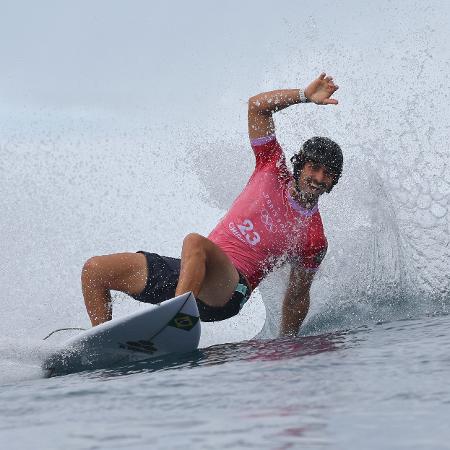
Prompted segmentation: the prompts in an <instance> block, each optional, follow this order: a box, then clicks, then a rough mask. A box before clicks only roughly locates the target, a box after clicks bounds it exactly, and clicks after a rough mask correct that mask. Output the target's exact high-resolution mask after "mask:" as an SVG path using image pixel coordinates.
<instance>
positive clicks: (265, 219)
mask: <svg viewBox="0 0 450 450" xmlns="http://www.w3.org/2000/svg"><path fill="white" fill-rule="evenodd" d="M261 221H262V223H263V224H264V225H265V226H266V229H267V231H270V232H271V233H274V232H275V231H277V226H276V225H275V224H274V223H273V219H272V217H271V215H270V214H269V211H267V209H263V210H262V211H261Z"/></svg>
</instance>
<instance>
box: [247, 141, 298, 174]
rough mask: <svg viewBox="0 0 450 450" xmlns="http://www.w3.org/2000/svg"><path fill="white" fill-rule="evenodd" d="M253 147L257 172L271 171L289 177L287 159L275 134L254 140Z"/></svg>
mask: <svg viewBox="0 0 450 450" xmlns="http://www.w3.org/2000/svg"><path fill="white" fill-rule="evenodd" d="M251 146H252V149H253V151H254V153H255V158H256V167H255V170H256V171H263V170H266V171H267V170H269V171H272V172H276V173H279V174H282V175H288V174H289V173H290V172H289V169H288V168H287V164H286V157H285V155H284V152H283V149H282V147H281V145H280V143H279V142H278V140H277V137H276V135H275V134H270V135H268V136H262V137H260V138H256V139H252V140H251Z"/></svg>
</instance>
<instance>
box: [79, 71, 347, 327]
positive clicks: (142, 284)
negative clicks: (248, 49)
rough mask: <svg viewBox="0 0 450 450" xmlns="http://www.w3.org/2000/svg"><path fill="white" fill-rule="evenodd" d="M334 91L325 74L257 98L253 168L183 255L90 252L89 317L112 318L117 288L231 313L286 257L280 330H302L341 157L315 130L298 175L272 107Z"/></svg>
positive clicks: (203, 311) (252, 114)
mask: <svg viewBox="0 0 450 450" xmlns="http://www.w3.org/2000/svg"><path fill="white" fill-rule="evenodd" d="M337 89H338V86H337V85H336V84H335V83H334V81H333V78H332V77H331V76H327V75H326V74H325V73H322V74H321V75H320V76H319V77H318V78H317V79H315V80H314V81H313V82H312V83H310V84H309V85H308V86H307V87H306V89H304V90H303V89H283V90H276V91H271V92H265V93H262V94H259V95H256V96H254V97H251V98H250V99H249V102H248V130H249V138H250V142H251V146H252V149H253V151H254V153H255V157H256V167H255V170H254V172H253V174H252V175H251V177H250V179H249V181H248V183H247V185H246V186H245V188H244V190H243V191H242V192H241V194H240V195H239V196H238V197H237V199H236V200H235V201H234V203H233V205H232V206H231V209H230V210H229V211H228V212H227V213H226V214H225V216H224V217H223V218H222V219H221V220H220V222H219V224H218V225H217V226H216V228H215V229H214V230H213V231H212V232H211V233H210V234H209V236H208V237H204V236H201V235H199V234H196V233H191V234H189V235H187V236H186V237H185V239H184V241H183V246H182V251H181V259H177V258H169V257H166V256H160V255H158V254H155V253H149V252H144V251H140V252H137V253H118V254H113V255H106V256H94V257H93V258H90V259H89V260H88V261H87V262H86V263H85V265H84V267H83V270H82V275H81V280H82V290H83V296H84V300H85V304H86V309H87V311H88V314H89V317H90V319H91V322H92V325H94V326H95V325H98V324H100V323H103V322H105V321H107V320H110V319H111V318H112V306H111V294H110V291H111V290H116V291H121V292H125V293H126V294H128V295H130V296H132V297H133V298H135V299H136V300H139V301H142V302H147V303H154V304H155V303H160V302H162V301H164V300H166V299H169V298H172V297H174V296H175V295H181V294H183V293H185V292H189V291H192V292H193V294H194V296H195V297H196V299H197V304H198V307H199V312H200V318H201V320H203V321H216V320H224V319H227V318H229V317H232V316H234V315H236V314H238V313H239V311H240V309H241V308H242V306H243V305H244V304H245V302H246V301H247V300H248V298H249V296H250V293H251V291H252V289H254V288H255V287H256V286H257V285H258V284H259V283H260V281H261V280H262V279H263V278H264V277H265V276H266V275H267V274H268V273H269V272H270V271H271V270H272V269H273V268H274V267H276V266H278V265H279V264H281V263H283V262H285V261H288V262H290V263H291V272H290V279H289V283H288V287H287V290H286V293H285V296H284V300H283V305H282V319H281V334H283V335H295V334H296V333H297V332H298V330H299V327H300V325H301V324H302V322H303V320H304V318H305V317H306V314H307V312H308V309H309V304H310V298H309V291H310V287H311V284H312V281H313V278H314V274H315V272H316V271H317V269H318V267H319V265H320V263H321V262H322V260H323V258H324V256H325V253H326V251H327V240H326V237H325V234H324V230H323V226H322V220H321V217H320V213H319V209H318V199H319V197H320V196H321V195H322V194H324V193H325V192H330V191H331V190H332V189H333V187H334V185H335V184H336V183H337V182H338V179H339V177H340V176H341V172H342V165H343V156H342V151H341V149H340V147H339V145H338V144H336V143H335V142H333V141H332V140H331V139H328V138H326V137H313V138H311V139H309V140H307V141H306V142H305V143H304V144H303V146H302V147H301V149H300V150H299V151H298V153H297V154H296V155H294V156H293V157H292V158H291V162H292V164H293V172H292V173H291V172H290V171H289V169H288V167H287V164H286V160H285V156H284V153H283V150H282V149H281V146H280V144H279V143H278V141H277V139H276V136H275V124H274V120H273V114H274V113H275V112H277V111H280V110H282V109H285V108H287V107H289V106H291V105H295V104H298V103H315V104H317V105H337V104H338V102H337V100H336V99H334V98H332V95H333V94H334V92H335V91H336V90H337Z"/></svg>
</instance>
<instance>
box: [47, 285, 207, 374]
mask: <svg viewBox="0 0 450 450" xmlns="http://www.w3.org/2000/svg"><path fill="white" fill-rule="evenodd" d="M200 333H201V327H200V319H199V312H198V309H197V303H196V301H195V298H194V295H193V294H192V293H191V292H188V293H186V294H183V295H180V296H178V297H174V298H172V299H170V300H167V301H165V302H163V303H161V304H160V305H159V306H157V307H156V308H146V309H145V311H138V312H136V313H133V314H130V315H128V316H125V317H121V318H117V319H113V320H111V321H109V322H105V323H103V324H101V325H97V326H96V327H93V328H91V329H89V330H87V331H84V332H82V333H80V334H78V335H76V336H75V337H73V338H71V339H69V340H67V341H66V342H65V343H63V345H62V346H61V347H60V348H59V349H57V350H56V351H55V352H53V353H51V354H50V355H49V356H48V357H47V358H46V359H45V361H44V363H43V369H44V371H45V375H46V376H47V377H51V376H56V375H64V374H69V373H73V372H80V371H83V370H94V369H104V368H113V367H118V366H123V365H126V364H129V363H134V362H137V361H142V360H146V359H150V358H156V357H159V356H162V355H166V354H169V353H175V352H180V353H181V352H189V351H193V350H195V349H196V348H197V347H198V343H199V341H200Z"/></svg>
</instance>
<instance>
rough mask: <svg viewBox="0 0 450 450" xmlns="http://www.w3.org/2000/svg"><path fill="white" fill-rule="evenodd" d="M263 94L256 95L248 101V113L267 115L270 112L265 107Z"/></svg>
mask: <svg viewBox="0 0 450 450" xmlns="http://www.w3.org/2000/svg"><path fill="white" fill-rule="evenodd" d="M262 95H263V94H258V95H254V96H253V97H250V98H249V99H248V111H249V113H253V114H266V113H267V112H268V111H267V109H266V107H265V106H264V104H265V103H264V101H263V97H262Z"/></svg>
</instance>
